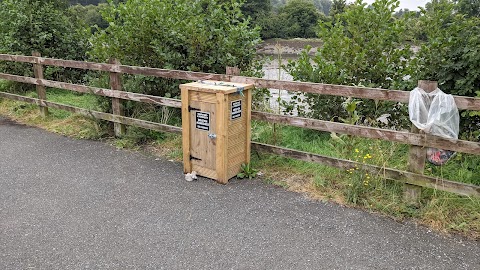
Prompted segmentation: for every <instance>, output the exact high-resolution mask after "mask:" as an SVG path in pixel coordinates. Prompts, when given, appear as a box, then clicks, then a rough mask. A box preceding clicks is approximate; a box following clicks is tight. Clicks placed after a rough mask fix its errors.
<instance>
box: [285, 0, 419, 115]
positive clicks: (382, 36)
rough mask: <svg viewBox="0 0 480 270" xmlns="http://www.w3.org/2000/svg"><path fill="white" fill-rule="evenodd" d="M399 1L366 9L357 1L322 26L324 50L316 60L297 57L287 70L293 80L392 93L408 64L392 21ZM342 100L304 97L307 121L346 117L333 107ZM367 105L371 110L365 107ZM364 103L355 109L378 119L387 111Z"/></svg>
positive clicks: (400, 29)
mask: <svg viewBox="0 0 480 270" xmlns="http://www.w3.org/2000/svg"><path fill="white" fill-rule="evenodd" d="M397 7H398V1H393V0H378V1H376V2H374V3H373V4H372V6H371V7H367V6H366V4H364V3H362V1H360V0H359V1H356V2H355V3H354V4H353V5H352V6H349V7H348V8H346V9H345V11H344V12H343V13H337V15H336V16H335V20H334V21H333V22H321V23H320V29H319V37H320V38H321V39H322V40H323V42H324V45H323V46H322V47H320V48H319V49H318V51H317V53H316V54H315V56H313V57H312V56H310V55H309V54H308V51H304V52H303V53H302V56H301V58H300V59H299V60H298V61H297V62H292V63H290V64H289V67H288V70H289V72H290V73H291V74H292V75H293V77H294V79H295V80H300V81H310V82H320V83H329V84H346V85H352V84H353V85H363V86H368V87H382V88H395V87H398V85H397V84H396V82H401V81H403V78H404V77H405V76H406V75H408V74H409V66H408V63H407V61H408V59H410V58H411V56H412V52H411V51H410V48H409V46H408V45H405V44H404V43H403V41H404V37H403V33H404V29H405V24H404V22H403V21H402V20H396V19H394V18H393V14H394V13H395V9H396V8H397ZM339 101H342V99H341V98H332V97H325V96H318V95H310V94H308V95H306V99H305V100H304V102H307V103H308V105H309V108H310V109H311V110H310V111H309V112H308V114H309V116H312V117H316V118H323V119H331V118H333V117H347V115H345V113H346V112H345V111H344V110H343V109H341V107H340V106H338V104H339ZM368 105H371V106H370V107H369V106H368ZM376 105H377V106H375V104H370V103H369V102H367V101H365V102H364V103H363V106H362V107H361V108H359V110H362V109H363V110H367V109H368V110H369V112H368V113H367V112H365V113H364V114H365V115H367V114H368V115H371V116H372V117H373V116H379V115H380V114H383V113H385V111H386V110H387V109H391V107H389V106H390V105H385V106H384V107H383V108H381V107H380V106H379V104H378V103H377V104H376Z"/></svg>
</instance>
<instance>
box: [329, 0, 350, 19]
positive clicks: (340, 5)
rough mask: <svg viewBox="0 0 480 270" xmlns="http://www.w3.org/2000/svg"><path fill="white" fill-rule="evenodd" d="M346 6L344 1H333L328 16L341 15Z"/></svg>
mask: <svg viewBox="0 0 480 270" xmlns="http://www.w3.org/2000/svg"><path fill="white" fill-rule="evenodd" d="M346 6H347V1H346V0H333V2H332V6H331V8H330V16H332V17H333V16H335V15H336V14H339V13H343V12H344V11H345V7H346Z"/></svg>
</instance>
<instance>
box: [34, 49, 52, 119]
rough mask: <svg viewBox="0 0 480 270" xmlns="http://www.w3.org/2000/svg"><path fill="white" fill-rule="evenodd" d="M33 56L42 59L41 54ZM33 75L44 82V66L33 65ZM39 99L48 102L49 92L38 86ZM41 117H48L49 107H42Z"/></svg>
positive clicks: (35, 53) (37, 53) (36, 53)
mask: <svg viewBox="0 0 480 270" xmlns="http://www.w3.org/2000/svg"><path fill="white" fill-rule="evenodd" d="M32 56H35V57H41V55H40V53H39V52H32ZM33 73H34V75H35V78H36V79H39V80H43V66H42V64H38V63H37V64H33ZM36 88H37V95H38V99H42V100H47V91H46V89H45V86H43V85H38V84H37V85H36ZM40 115H41V116H42V117H46V116H47V115H48V107H44V106H41V105H40Z"/></svg>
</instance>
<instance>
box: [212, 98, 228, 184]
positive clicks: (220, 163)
mask: <svg viewBox="0 0 480 270" xmlns="http://www.w3.org/2000/svg"><path fill="white" fill-rule="evenodd" d="M216 97H217V104H216V109H215V110H216V112H217V127H216V129H217V139H216V141H217V148H216V152H217V157H216V163H217V166H216V167H217V168H216V169H217V179H216V180H217V182H219V183H222V184H226V183H227V182H228V179H229V178H228V175H227V173H228V165H227V162H228V156H227V142H228V138H227V136H228V133H227V132H228V131H227V130H228V113H227V108H228V106H227V96H226V95H224V93H216Z"/></svg>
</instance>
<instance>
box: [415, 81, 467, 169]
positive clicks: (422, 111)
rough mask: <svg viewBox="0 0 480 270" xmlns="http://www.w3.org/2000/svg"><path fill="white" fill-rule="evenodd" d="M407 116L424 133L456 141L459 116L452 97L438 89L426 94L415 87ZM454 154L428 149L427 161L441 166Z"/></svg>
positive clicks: (447, 151)
mask: <svg viewBox="0 0 480 270" xmlns="http://www.w3.org/2000/svg"><path fill="white" fill-rule="evenodd" d="M408 114H409V116H410V121H412V123H413V124H414V125H415V126H416V127H417V128H418V129H420V130H422V131H424V132H425V133H429V134H432V135H436V136H440V137H444V138H448V139H458V132H459V122H460V116H459V114H458V109H457V105H456V104H455V100H454V98H453V96H452V95H447V94H445V93H443V92H442V91H441V90H440V89H438V88H437V89H436V90H434V91H432V92H430V93H427V92H425V91H424V90H423V89H421V88H418V87H417V88H415V89H413V90H412V91H411V92H410V100H409V103H408ZM454 153H455V152H453V151H449V150H440V149H435V148H429V149H427V159H428V161H429V162H431V163H433V164H435V165H443V164H445V162H447V161H448V159H449V158H450V157H451V156H452V155H453V154H454Z"/></svg>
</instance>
